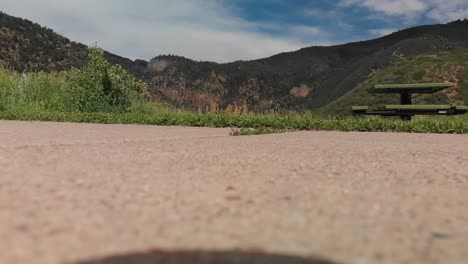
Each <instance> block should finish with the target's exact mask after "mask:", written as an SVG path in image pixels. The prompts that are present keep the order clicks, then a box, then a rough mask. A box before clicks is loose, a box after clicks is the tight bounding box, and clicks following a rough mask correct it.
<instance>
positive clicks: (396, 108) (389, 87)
mask: <svg viewBox="0 0 468 264" xmlns="http://www.w3.org/2000/svg"><path fill="white" fill-rule="evenodd" d="M453 86H454V84H453V83H421V84H385V85H375V86H374V88H373V89H371V90H370V91H369V93H381V94H400V104H399V105H385V106H384V107H383V108H380V109H373V110H370V107H369V106H353V107H352V112H353V114H354V115H380V116H400V117H401V119H402V120H408V121H409V120H411V118H412V117H413V116H415V115H461V114H466V113H467V112H468V106H456V105H413V101H412V96H413V94H433V93H436V92H438V91H442V90H444V89H447V88H450V87H453Z"/></svg>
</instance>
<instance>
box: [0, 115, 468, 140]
mask: <svg viewBox="0 0 468 264" xmlns="http://www.w3.org/2000/svg"><path fill="white" fill-rule="evenodd" d="M0 119H3V120H23V121H32V120H38V121H54V122H76V123H101V124H141V125H160V126H192V127H217V128H221V127H223V128H242V129H243V130H239V131H238V132H236V133H234V134H237V135H245V134H249V133H250V134H264V133H277V132H285V131H294V130H324V131H361V132H408V133H449V134H465V133H468V120H467V118H465V117H444V118H416V119H415V120H413V121H412V122H405V121H401V120H397V119H385V118H381V117H362V118H361V117H321V116H315V115H311V114H290V115H280V114H247V115H229V114H209V113H208V114H199V113H193V112H179V111H174V110H170V109H166V108H161V109H159V110H154V112H152V113H149V112H136V111H135V112H109V113H87V112H50V111H29V110H25V109H16V110H7V111H1V112H0ZM247 129H253V130H251V131H250V130H247Z"/></svg>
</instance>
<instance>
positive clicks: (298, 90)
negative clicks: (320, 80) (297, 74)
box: [289, 84, 313, 98]
mask: <svg viewBox="0 0 468 264" xmlns="http://www.w3.org/2000/svg"><path fill="white" fill-rule="evenodd" d="M312 90H313V89H312V88H310V87H307V85H304V84H301V86H299V87H294V88H292V89H291V91H289V94H291V95H292V96H294V97H296V98H305V97H307V96H308V95H309V94H310V93H311V92H312Z"/></svg>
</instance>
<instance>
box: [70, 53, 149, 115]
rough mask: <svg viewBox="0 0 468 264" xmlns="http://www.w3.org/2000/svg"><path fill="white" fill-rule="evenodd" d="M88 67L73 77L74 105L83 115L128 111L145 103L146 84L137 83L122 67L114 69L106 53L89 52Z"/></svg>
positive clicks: (114, 66)
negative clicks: (135, 103) (106, 57)
mask: <svg viewBox="0 0 468 264" xmlns="http://www.w3.org/2000/svg"><path fill="white" fill-rule="evenodd" d="M89 51H90V52H89V61H88V64H87V65H86V66H85V67H84V68H83V69H82V70H80V71H78V72H75V73H74V74H73V76H72V80H71V83H72V87H71V94H72V101H73V103H74V104H75V107H76V109H77V110H78V111H80V112H114V111H117V112H122V111H127V110H128V108H129V107H130V106H131V104H132V101H137V100H141V94H142V93H143V91H145V90H146V89H147V87H146V84H145V83H143V82H141V81H137V80H136V79H135V78H134V77H133V76H131V75H130V74H129V73H128V72H126V71H125V70H124V69H122V67H121V66H120V65H110V63H109V62H108V61H107V60H106V59H105V58H104V51H103V50H102V49H99V48H96V47H93V48H90V50H89Z"/></svg>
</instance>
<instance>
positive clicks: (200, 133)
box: [0, 121, 468, 264]
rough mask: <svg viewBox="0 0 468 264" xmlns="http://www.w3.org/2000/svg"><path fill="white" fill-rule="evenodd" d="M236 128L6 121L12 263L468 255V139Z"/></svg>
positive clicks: (5, 249)
mask: <svg viewBox="0 0 468 264" xmlns="http://www.w3.org/2000/svg"><path fill="white" fill-rule="evenodd" d="M228 133H229V130H226V129H206V128H177V127H149V126H125V125H88V124H57V123H38V122H5V121H1V122H0V263H106V264H108V263H131V262H135V261H136V260H139V261H141V262H144V261H147V262H145V263H155V260H161V259H163V260H164V261H160V263H163V262H165V263H182V262H184V263H190V262H191V261H187V255H189V257H188V258H189V259H192V260H193V259H197V261H196V262H198V263H203V264H205V263H222V262H225V260H230V261H231V262H230V263H240V262H248V261H246V259H249V258H251V259H253V260H256V261H252V262H255V263H319V262H317V258H321V259H324V260H328V261H334V262H337V263H359V264H361V263H363V264H365V263H468V224H467V223H468V136H466V135H416V134H384V133H380V134H379V133H338V132H298V133H289V134H280V135H265V136H252V137H230V136H228ZM180 250H184V251H183V252H182V251H180ZM200 252H204V253H203V254H202V253H200ZM270 253H278V254H283V255H290V256H295V257H297V258H293V257H291V258H289V261H288V257H287V256H274V255H270ZM126 254H127V255H126ZM132 254H136V255H132ZM138 254H139V255H138ZM190 254H192V255H190ZM197 254H198V255H197ZM242 254H243V255H242ZM115 255H121V256H120V257H113V258H112V256H115ZM125 255H126V256H125ZM220 256H221V257H220ZM106 257H110V258H106ZM300 257H307V258H303V259H301V258H300ZM101 258H102V259H101ZM151 258H153V259H152V261H153V262H151ZM208 259H212V260H213V259H214V260H213V261H212V262H209V261H208ZM234 260H236V261H237V262H236V261H234ZM273 260H274V261H273ZM293 260H294V261H293ZM216 261H217V262H216ZM262 261H263V262H262ZM275 261H276V262H275ZM320 263H328V262H326V261H324V262H320Z"/></svg>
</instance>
